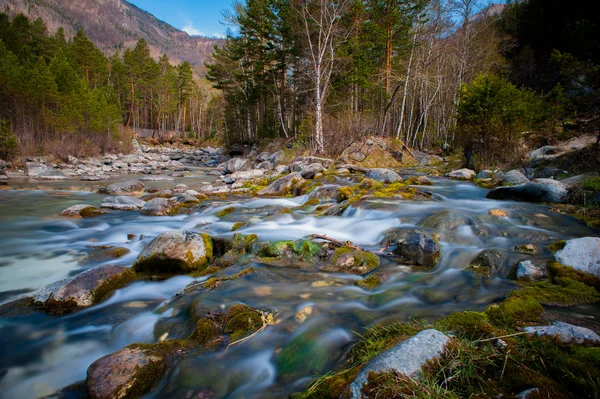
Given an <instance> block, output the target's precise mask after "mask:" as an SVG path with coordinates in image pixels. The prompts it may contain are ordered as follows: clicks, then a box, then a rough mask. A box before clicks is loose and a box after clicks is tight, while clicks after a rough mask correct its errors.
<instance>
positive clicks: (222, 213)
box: [216, 206, 235, 219]
mask: <svg viewBox="0 0 600 399" xmlns="http://www.w3.org/2000/svg"><path fill="white" fill-rule="evenodd" d="M233 212H235V207H233V206H230V207H228V208H225V209H222V210H221V211H219V212H217V215H216V216H217V217H218V218H219V219H220V218H223V217H225V216H227V215H229V214H231V213H233Z"/></svg>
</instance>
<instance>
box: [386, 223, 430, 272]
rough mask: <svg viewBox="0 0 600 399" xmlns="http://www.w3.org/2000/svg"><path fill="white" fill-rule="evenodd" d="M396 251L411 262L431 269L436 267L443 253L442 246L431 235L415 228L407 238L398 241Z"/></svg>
mask: <svg viewBox="0 0 600 399" xmlns="http://www.w3.org/2000/svg"><path fill="white" fill-rule="evenodd" d="M396 252H397V253H398V254H399V255H400V256H402V257H403V258H404V259H406V260H408V261H409V262H411V263H416V264H417V265H419V266H423V267H426V268H429V269H432V268H434V267H435V266H436V265H437V262H438V260H439V258H440V255H441V249H440V246H439V245H438V244H437V243H436V242H435V240H434V239H433V238H431V236H430V235H429V234H427V233H425V232H423V231H420V230H415V231H414V232H413V233H412V234H411V235H410V236H409V237H408V238H407V239H406V240H404V241H402V242H398V249H397V250H396Z"/></svg>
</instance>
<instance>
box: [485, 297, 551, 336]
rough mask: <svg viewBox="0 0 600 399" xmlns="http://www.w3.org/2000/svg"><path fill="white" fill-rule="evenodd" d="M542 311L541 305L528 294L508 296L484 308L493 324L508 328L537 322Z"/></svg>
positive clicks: (539, 320)
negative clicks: (500, 301)
mask: <svg viewBox="0 0 600 399" xmlns="http://www.w3.org/2000/svg"><path fill="white" fill-rule="evenodd" d="M543 312H544V308H543V307H542V305H540V303H539V302H538V301H537V300H536V299H535V298H532V297H530V296H524V297H510V298H507V299H506V300H505V301H504V302H502V303H501V304H500V305H490V306H489V307H488V309H487V310H486V313H487V315H488V316H489V318H490V320H491V321H492V322H493V323H494V324H497V325H500V326H507V327H510V328H514V327H516V326H519V325H525V324H530V323H539V322H541V315H542V313H543Z"/></svg>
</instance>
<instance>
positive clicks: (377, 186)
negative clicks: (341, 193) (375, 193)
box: [358, 177, 385, 190]
mask: <svg viewBox="0 0 600 399" xmlns="http://www.w3.org/2000/svg"><path fill="white" fill-rule="evenodd" d="M358 187H359V188H360V189H366V190H381V189H383V188H384V187H385V185H384V184H383V183H382V182H380V181H379V180H374V179H369V178H368V177H365V178H364V179H363V181H362V182H360V184H359V185H358Z"/></svg>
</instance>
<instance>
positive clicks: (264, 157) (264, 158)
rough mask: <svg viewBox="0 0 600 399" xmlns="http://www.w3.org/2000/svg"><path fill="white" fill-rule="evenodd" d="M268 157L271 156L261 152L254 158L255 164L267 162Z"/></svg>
mask: <svg viewBox="0 0 600 399" xmlns="http://www.w3.org/2000/svg"><path fill="white" fill-rule="evenodd" d="M270 156H271V154H269V153H268V152H261V153H260V154H258V155H257V156H256V162H265V161H268V160H269V157H270Z"/></svg>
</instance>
